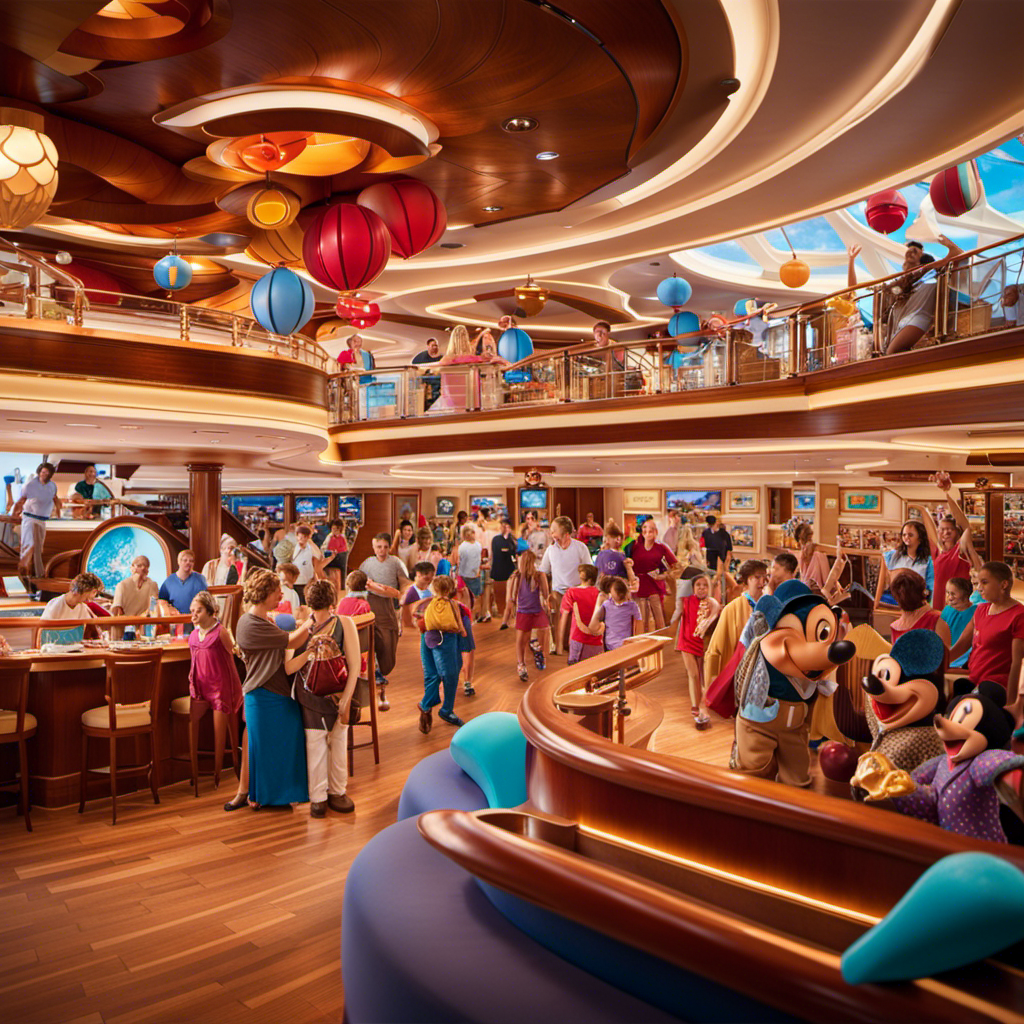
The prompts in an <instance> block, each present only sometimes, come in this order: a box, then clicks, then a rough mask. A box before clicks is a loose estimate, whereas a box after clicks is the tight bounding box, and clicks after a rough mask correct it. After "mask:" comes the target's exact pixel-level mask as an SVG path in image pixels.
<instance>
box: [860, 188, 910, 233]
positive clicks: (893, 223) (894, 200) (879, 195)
mask: <svg viewBox="0 0 1024 1024" xmlns="http://www.w3.org/2000/svg"><path fill="white" fill-rule="evenodd" d="M864 216H865V217H866V218H867V222H868V226H869V227H871V228H873V229H874V230H875V231H878V232H879V233H880V234H883V235H891V234H892V233H893V232H894V231H898V230H899V229H900V228H901V227H903V224H904V222H905V221H906V219H907V201H906V199H904V198H903V196H902V195H901V194H900V193H899V192H897V191H896V189H894V188H888V189H886V190H885V191H884V192H876V193H875V194H874V195H873V196H871V197H870V198H869V199H868V202H867V206H866V208H865V210H864Z"/></svg>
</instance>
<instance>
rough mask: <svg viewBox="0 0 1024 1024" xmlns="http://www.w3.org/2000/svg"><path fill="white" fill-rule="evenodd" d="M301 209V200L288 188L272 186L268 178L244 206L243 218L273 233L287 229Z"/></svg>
mask: <svg viewBox="0 0 1024 1024" xmlns="http://www.w3.org/2000/svg"><path fill="white" fill-rule="evenodd" d="M301 209H302V200H300V199H299V197H298V196H297V195H296V194H295V193H294V192H293V191H292V190H291V189H290V188H285V187H284V186H283V185H272V184H271V183H270V178H269V177H268V178H267V181H266V184H265V185H262V186H260V187H259V188H258V189H256V190H255V191H254V192H253V194H252V196H251V198H250V199H249V202H248V203H246V204H245V216H246V217H247V218H248V220H249V223H250V224H253V225H255V226H256V227H258V228H262V229H263V230H264V231H273V230H280V229H281V228H286V227H288V225H289V224H291V223H292V222H293V221H294V220H295V218H296V217H297V216H298V215H299V210H301Z"/></svg>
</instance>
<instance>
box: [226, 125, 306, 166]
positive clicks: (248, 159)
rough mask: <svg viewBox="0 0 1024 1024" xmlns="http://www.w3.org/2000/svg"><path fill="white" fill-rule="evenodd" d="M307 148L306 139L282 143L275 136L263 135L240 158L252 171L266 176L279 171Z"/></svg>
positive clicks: (246, 148) (245, 148) (240, 153)
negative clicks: (268, 173) (270, 172)
mask: <svg viewBox="0 0 1024 1024" xmlns="http://www.w3.org/2000/svg"><path fill="white" fill-rule="evenodd" d="M305 148H306V138H304V137H303V138H298V139H295V138H292V139H288V140H287V141H280V140H278V139H275V138H274V137H273V136H268V135H261V136H260V137H259V140H258V141H257V142H253V143H251V144H250V145H248V146H246V147H244V148H243V149H242V150H241V151H240V152H239V154H238V155H239V156H240V157H241V158H242V162H243V163H244V164H245V165H246V167H248V168H249V169H250V170H253V171H259V172H260V173H261V174H264V173H266V172H269V171H279V170H280V169H281V168H282V167H284V166H285V164H288V163H290V162H291V161H292V160H294V159H295V158H296V157H297V156H298V155H299V154H300V153H301V152H302V151H303V150H304V149H305Z"/></svg>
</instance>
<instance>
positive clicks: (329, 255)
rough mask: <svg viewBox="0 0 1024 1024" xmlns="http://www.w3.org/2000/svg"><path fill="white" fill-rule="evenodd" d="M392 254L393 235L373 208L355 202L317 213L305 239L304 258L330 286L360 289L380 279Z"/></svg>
mask: <svg viewBox="0 0 1024 1024" xmlns="http://www.w3.org/2000/svg"><path fill="white" fill-rule="evenodd" d="M390 256H391V235H390V234H389V233H388V229H387V226H386V225H385V223H384V221H382V220H381V219H380V217H378V216H377V214H375V213H374V212H373V211H372V210H367V209H365V208H364V207H362V206H355V205H354V204H352V203H339V204H338V205H337V206H328V207H327V208H326V209H325V210H322V211H321V212H320V213H319V214H317V216H316V219H315V220H314V221H313V223H312V224H310V226H309V227H308V228H307V229H306V235H305V237H304V238H303V240H302V262H303V263H305V265H306V269H307V270H308V271H309V272H310V274H312V275H313V277H314V278H316V280H317V281H319V282H320V283H321V284H322V285H325V286H326V287H328V288H333V289H334V290H335V291H339V292H351V291H356V290H357V289H359V288H365V287H366V286H367V285H368V284H369V283H370V282H371V281H374V280H376V278H377V277H379V276H380V274H381V272H382V271H383V270H384V268H385V267H386V266H387V262H388V259H389V257H390Z"/></svg>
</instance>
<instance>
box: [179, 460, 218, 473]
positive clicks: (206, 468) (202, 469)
mask: <svg viewBox="0 0 1024 1024" xmlns="http://www.w3.org/2000/svg"><path fill="white" fill-rule="evenodd" d="M185 468H186V469H187V470H188V471H189V472H190V473H220V472H221V471H222V470H223V469H224V463H222V462H189V463H186V465H185Z"/></svg>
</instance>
